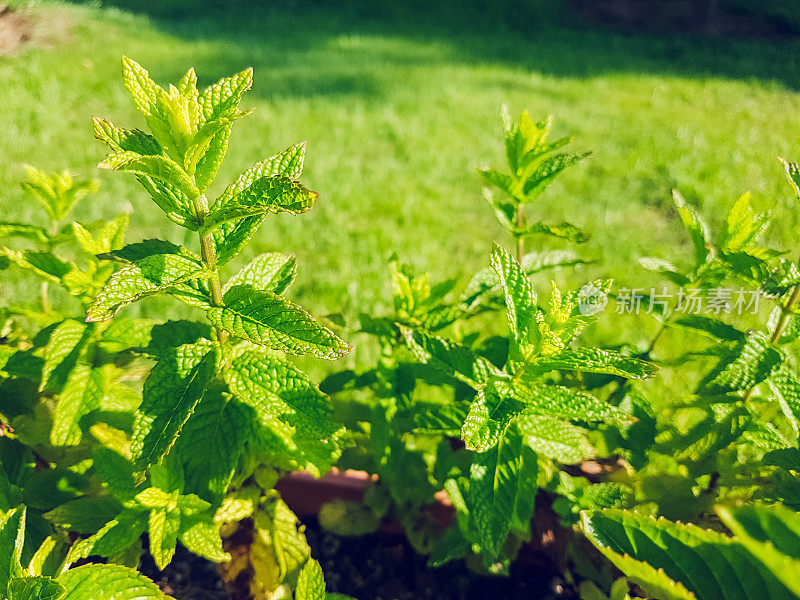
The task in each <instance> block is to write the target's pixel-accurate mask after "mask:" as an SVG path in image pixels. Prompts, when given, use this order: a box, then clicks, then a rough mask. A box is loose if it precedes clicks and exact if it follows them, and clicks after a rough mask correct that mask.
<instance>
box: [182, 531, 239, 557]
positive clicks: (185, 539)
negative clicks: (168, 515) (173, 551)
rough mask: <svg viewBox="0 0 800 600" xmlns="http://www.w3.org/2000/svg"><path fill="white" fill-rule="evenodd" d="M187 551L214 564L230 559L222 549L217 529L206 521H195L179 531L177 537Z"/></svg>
mask: <svg viewBox="0 0 800 600" xmlns="http://www.w3.org/2000/svg"><path fill="white" fill-rule="evenodd" d="M178 539H179V540H180V542H181V544H183V545H184V546H186V548H187V550H189V551H190V552H193V553H194V554H197V555H198V556H202V557H203V558H207V559H208V560H211V561H214V562H224V561H227V560H230V559H231V556H230V554H228V553H227V552H225V551H224V550H223V549H222V538H220V534H219V527H218V526H216V525H214V524H213V523H210V522H207V521H197V522H195V523H193V524H192V525H191V526H189V527H188V528H186V529H184V530H183V531H181V533H180V535H179V536H178Z"/></svg>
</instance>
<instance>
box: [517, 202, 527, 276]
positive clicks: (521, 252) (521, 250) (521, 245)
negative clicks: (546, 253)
mask: <svg viewBox="0 0 800 600" xmlns="http://www.w3.org/2000/svg"><path fill="white" fill-rule="evenodd" d="M515 221H516V223H515V224H516V226H517V229H518V230H519V231H522V228H523V227H524V226H525V215H523V214H522V205H520V206H517V217H516V219H515ZM515 239H516V242H517V249H516V250H517V262H518V263H521V262H522V257H523V256H525V240H524V239H523V237H522V236H521V235H517V236H515Z"/></svg>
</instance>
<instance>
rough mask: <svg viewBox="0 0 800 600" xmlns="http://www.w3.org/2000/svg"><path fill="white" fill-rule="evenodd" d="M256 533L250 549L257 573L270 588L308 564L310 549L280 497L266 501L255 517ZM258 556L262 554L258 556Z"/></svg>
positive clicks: (294, 518)
mask: <svg viewBox="0 0 800 600" xmlns="http://www.w3.org/2000/svg"><path fill="white" fill-rule="evenodd" d="M253 521H254V525H255V535H254V540H253V545H252V546H251V553H252V554H253V556H254V557H257V560H256V561H254V562H253V567H254V569H255V574H256V577H257V578H258V579H259V580H260V581H261V583H262V584H263V585H264V586H265V587H266V588H267V589H272V588H274V587H277V586H278V585H280V584H281V583H283V582H284V580H286V579H287V577H289V576H296V575H297V574H299V571H300V569H301V568H302V566H303V565H305V564H306V561H307V560H308V559H309V556H310V554H311V549H310V548H309V546H308V542H306V538H305V535H303V532H302V531H303V530H302V526H300V527H301V529H300V530H299V531H298V526H299V525H300V523H299V522H298V520H297V517H296V516H295V514H294V513H293V512H292V511H291V510H290V509H289V507H288V506H286V503H285V502H283V500H281V499H280V498H277V499H276V498H273V499H272V501H271V502H267V503H264V505H263V506H262V508H261V509H259V510H258V511H257V512H256V515H255V518H254V519H253ZM258 557H263V558H260V560H259V559H258Z"/></svg>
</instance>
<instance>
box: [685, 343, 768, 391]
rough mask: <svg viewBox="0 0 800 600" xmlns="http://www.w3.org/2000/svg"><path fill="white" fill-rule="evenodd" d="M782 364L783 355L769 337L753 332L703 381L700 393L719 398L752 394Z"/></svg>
mask: <svg viewBox="0 0 800 600" xmlns="http://www.w3.org/2000/svg"><path fill="white" fill-rule="evenodd" d="M782 362H783V355H782V354H781V352H780V350H778V349H777V348H775V347H774V346H773V345H772V344H771V343H770V341H769V339H768V338H767V336H766V334H764V333H761V332H749V333H748V334H747V337H746V338H745V339H743V340H741V341H740V342H737V343H736V344H734V345H733V346H732V347H731V349H730V350H728V351H727V352H726V353H725V355H724V356H723V357H722V358H721V359H720V360H719V362H718V363H717V364H716V366H715V367H714V368H713V369H712V370H711V371H710V372H709V373H708V374H707V375H706V376H705V377H704V378H703V379H702V380H701V381H700V383H699V384H698V386H697V393H699V394H704V395H716V394H727V393H729V392H737V391H740V390H748V389H750V388H751V387H753V386H755V385H757V384H759V383H761V382H762V381H764V380H765V379H767V378H768V377H769V376H770V375H771V374H772V373H774V372H775V371H776V370H777V369H778V367H779V366H780V365H781V363H782Z"/></svg>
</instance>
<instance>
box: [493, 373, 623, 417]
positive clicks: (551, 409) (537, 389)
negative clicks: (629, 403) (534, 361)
mask: <svg viewBox="0 0 800 600" xmlns="http://www.w3.org/2000/svg"><path fill="white" fill-rule="evenodd" d="M493 385H494V387H495V389H496V390H497V391H498V393H501V394H504V395H508V396H510V397H513V398H514V399H516V400H517V401H518V402H521V403H523V404H524V405H525V412H530V413H536V414H541V415H549V416H551V417H558V418H561V419H570V420H580V421H590V422H591V421H599V422H605V423H616V424H622V423H630V422H631V421H633V420H634V419H633V417H631V416H630V415H628V414H627V413H625V412H624V411H622V410H620V409H619V408H617V407H616V406H614V405H612V404H609V403H607V402H603V401H602V400H599V399H598V398H595V397H594V396H592V395H591V394H588V393H586V392H584V391H582V390H580V389H576V388H568V387H563V386H559V385H553V384H543V383H522V382H520V381H517V380H507V379H496V380H494V381H493Z"/></svg>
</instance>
